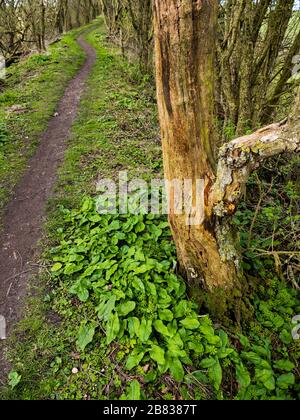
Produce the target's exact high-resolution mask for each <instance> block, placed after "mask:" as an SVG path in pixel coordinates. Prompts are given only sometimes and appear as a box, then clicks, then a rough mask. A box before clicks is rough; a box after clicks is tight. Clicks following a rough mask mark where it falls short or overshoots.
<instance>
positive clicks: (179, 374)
mask: <svg viewBox="0 0 300 420" xmlns="http://www.w3.org/2000/svg"><path fill="white" fill-rule="evenodd" d="M169 368H170V373H171V375H172V376H173V378H174V379H175V380H176V381H178V382H182V381H183V378H184V369H183V366H182V363H181V361H180V360H179V359H178V358H172V359H171V362H170V364H169Z"/></svg>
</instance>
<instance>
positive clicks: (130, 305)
mask: <svg viewBox="0 0 300 420" xmlns="http://www.w3.org/2000/svg"><path fill="white" fill-rule="evenodd" d="M135 307H136V303H135V302H133V301H128V302H125V303H122V304H121V305H119V306H118V307H117V311H118V313H119V315H121V316H127V315H128V314H130V312H132V311H134V310H135Z"/></svg>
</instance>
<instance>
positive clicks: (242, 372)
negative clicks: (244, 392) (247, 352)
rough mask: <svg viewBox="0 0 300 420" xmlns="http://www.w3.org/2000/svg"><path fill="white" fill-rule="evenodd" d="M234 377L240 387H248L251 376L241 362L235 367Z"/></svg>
mask: <svg viewBox="0 0 300 420" xmlns="http://www.w3.org/2000/svg"><path fill="white" fill-rule="evenodd" d="M236 377H237V381H238V383H239V385H240V388H241V389H245V388H248V386H249V385H250V383H251V378H250V374H249V372H248V370H247V369H246V368H245V366H244V365H243V364H240V365H238V366H237V367H236Z"/></svg>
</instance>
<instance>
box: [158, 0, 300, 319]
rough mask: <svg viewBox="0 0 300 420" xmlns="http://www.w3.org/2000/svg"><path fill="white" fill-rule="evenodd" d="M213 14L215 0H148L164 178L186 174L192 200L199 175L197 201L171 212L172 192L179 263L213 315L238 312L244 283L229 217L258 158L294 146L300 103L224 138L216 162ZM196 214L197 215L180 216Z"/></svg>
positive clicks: (195, 294) (183, 177)
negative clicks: (284, 117) (283, 118)
mask: <svg viewBox="0 0 300 420" xmlns="http://www.w3.org/2000/svg"><path fill="white" fill-rule="evenodd" d="M216 19H217V1H216V0H210V1H208V0H197V1H194V0H165V1H163V2H162V1H160V0H155V5H154V26H155V56H156V77H157V97H158V106H159V115H160V124H161V133H162V143H163V156H164V169H165V178H166V179H167V180H168V181H172V180H180V181H184V180H191V181H192V186H193V188H192V190H193V191H192V192H193V200H194V205H195V201H196V197H195V196H196V191H197V180H203V181H204V202H203V204H202V206H203V208H200V207H198V208H197V207H196V208H195V209H194V211H193V212H192V213H190V214H187V213H186V212H183V214H180V215H178V214H176V209H175V204H174V202H172V200H171V205H170V215H169V219H170V225H171V229H172V232H173V236H174V240H175V243H176V246H177V252H178V260H179V264H180V267H181V271H182V272H183V273H184V275H185V277H186V279H187V282H188V285H189V289H190V293H191V295H192V296H193V298H195V299H196V300H197V301H198V302H200V303H203V302H205V304H206V306H207V307H208V309H209V310H210V311H211V312H212V313H214V314H215V315H216V316H223V315H224V314H225V313H227V314H230V315H232V314H231V312H232V311H233V312H234V313H235V318H236V319H237V320H239V317H240V313H241V302H242V299H241V297H242V293H243V289H244V288H245V285H244V284H243V276H242V268H241V258H240V253H239V250H238V244H237V242H238V241H237V240H236V238H235V234H234V231H233V229H232V227H231V219H232V216H233V215H234V213H235V211H236V209H237V206H238V203H239V200H240V199H241V195H242V191H243V189H244V188H245V185H246V182H247V180H248V177H249V175H250V174H251V172H252V171H253V170H255V169H256V168H257V167H258V166H259V165H260V163H261V162H262V161H263V160H264V159H266V158H268V157H271V156H273V155H275V154H278V153H283V152H285V151H294V152H299V146H300V135H299V114H297V113H299V108H297V107H295V113H294V116H293V118H291V119H290V120H289V122H288V123H285V124H275V125H272V126H270V127H267V128H266V129H264V130H260V131H258V132H257V133H254V134H253V135H251V136H246V137H244V138H240V139H236V140H234V141H232V142H230V143H229V144H227V145H226V146H224V148H223V149H222V150H221V152H220V157H219V161H218V162H216V158H215V145H216V142H217V138H216V133H215V130H214V69H215V66H214V57H215V44H216V42H215V34H216ZM297 101H298V104H299V97H298V100H297ZM169 193H170V195H171V196H172V193H173V191H169ZM189 211H190V210H189ZM202 214H203V215H204V217H203V218H202V217H201V215H202ZM197 215H198V222H197V223H195V224H189V223H187V221H188V220H189V219H191V218H192V217H194V218H196V219H197Z"/></svg>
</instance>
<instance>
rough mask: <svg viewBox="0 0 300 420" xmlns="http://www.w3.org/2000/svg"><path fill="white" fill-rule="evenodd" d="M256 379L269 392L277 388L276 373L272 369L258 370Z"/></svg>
mask: <svg viewBox="0 0 300 420" xmlns="http://www.w3.org/2000/svg"><path fill="white" fill-rule="evenodd" d="M255 373H256V375H255V377H256V379H257V380H258V381H259V382H261V383H262V385H264V387H265V388H267V390H268V391H274V389H275V388H276V385H275V378H274V372H273V371H272V370H271V369H256V371H255Z"/></svg>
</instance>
